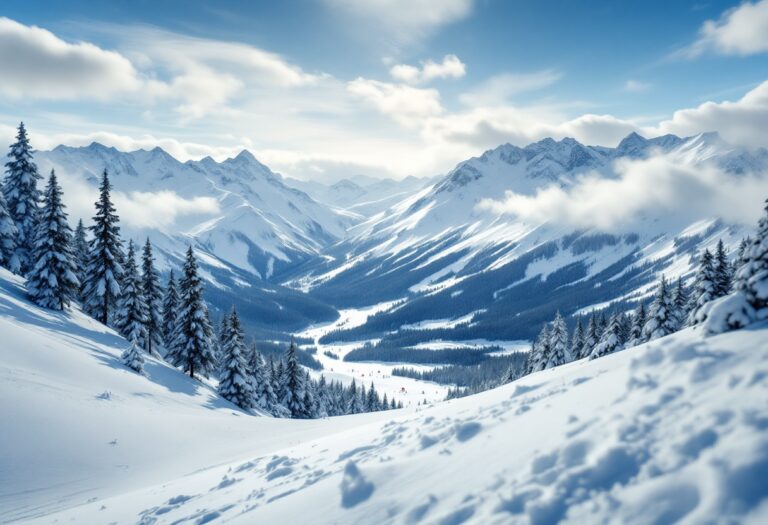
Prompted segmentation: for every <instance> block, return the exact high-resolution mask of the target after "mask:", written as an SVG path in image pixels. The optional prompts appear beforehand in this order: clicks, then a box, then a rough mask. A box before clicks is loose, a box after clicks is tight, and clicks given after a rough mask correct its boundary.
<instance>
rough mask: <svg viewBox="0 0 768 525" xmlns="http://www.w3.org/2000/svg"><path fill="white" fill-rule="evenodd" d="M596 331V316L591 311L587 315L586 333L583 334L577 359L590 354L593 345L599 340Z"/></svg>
mask: <svg viewBox="0 0 768 525" xmlns="http://www.w3.org/2000/svg"><path fill="white" fill-rule="evenodd" d="M597 331H598V329H597V317H596V316H595V314H594V313H593V314H592V315H591V316H589V322H588V323H587V333H586V334H585V335H584V343H583V344H582V345H581V350H580V351H579V359H584V358H586V357H589V356H590V355H592V350H594V349H595V345H596V344H597V343H598V341H599V340H600V337H599V336H598V333H597Z"/></svg>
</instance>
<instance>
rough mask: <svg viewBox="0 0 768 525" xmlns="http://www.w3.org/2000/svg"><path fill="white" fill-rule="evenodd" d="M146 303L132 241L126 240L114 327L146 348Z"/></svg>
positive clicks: (130, 339)
mask: <svg viewBox="0 0 768 525" xmlns="http://www.w3.org/2000/svg"><path fill="white" fill-rule="evenodd" d="M146 325H147V303H146V302H145V300H144V294H143V293H142V290H141V283H140V281H139V271H138V268H137V267H136V253H135V249H134V245H133V241H129V242H128V256H127V258H126V261H125V271H124V272H123V285H122V288H121V291H120V299H119V300H118V302H117V311H116V313H115V328H117V330H118V331H119V332H120V333H121V334H122V335H123V337H125V338H126V339H128V340H129V341H135V342H136V344H137V345H139V346H140V347H141V348H146V340H147V327H146Z"/></svg>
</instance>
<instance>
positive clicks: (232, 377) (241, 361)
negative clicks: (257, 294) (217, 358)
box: [218, 306, 255, 409]
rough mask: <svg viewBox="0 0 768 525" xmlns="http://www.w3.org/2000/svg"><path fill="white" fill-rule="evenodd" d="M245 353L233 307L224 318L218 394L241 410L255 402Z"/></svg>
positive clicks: (238, 321)
mask: <svg viewBox="0 0 768 525" xmlns="http://www.w3.org/2000/svg"><path fill="white" fill-rule="evenodd" d="M246 353H247V350H246V347H245V337H244V335H243V329H242V326H241V325H240V317H239V316H238V315H237V310H235V307H234V306H233V307H232V312H231V313H230V314H229V316H227V318H226V322H225V324H224V333H223V334H222V346H221V354H222V355H221V367H220V369H219V386H218V392H219V395H221V396H222V397H223V398H224V399H227V400H228V401H230V402H232V403H234V404H235V405H237V406H239V407H240V408H242V409H249V408H252V407H253V406H254V400H255V399H254V398H255V396H254V390H253V380H252V378H251V376H250V374H249V370H248V362H247V361H246Z"/></svg>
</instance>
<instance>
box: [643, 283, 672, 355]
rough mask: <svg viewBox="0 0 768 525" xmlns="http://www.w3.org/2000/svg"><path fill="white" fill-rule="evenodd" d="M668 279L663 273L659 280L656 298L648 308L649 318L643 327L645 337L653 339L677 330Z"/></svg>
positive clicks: (648, 339) (649, 339)
mask: <svg viewBox="0 0 768 525" xmlns="http://www.w3.org/2000/svg"><path fill="white" fill-rule="evenodd" d="M671 303H672V302H671V298H670V296H669V288H668V286H667V279H666V277H664V276H663V275H662V276H661V280H660V281H659V286H658V289H657V291H656V298H655V299H654V300H653V302H652V303H651V307H650V308H649V310H648V319H647V320H646V322H645V326H644V327H643V338H644V339H645V340H646V341H652V340H654V339H658V338H659V337H664V336H665V335H669V334H671V333H673V332H674V331H675V316H674V312H673V311H672V304H671Z"/></svg>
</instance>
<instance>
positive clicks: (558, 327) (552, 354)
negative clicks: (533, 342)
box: [545, 312, 571, 368]
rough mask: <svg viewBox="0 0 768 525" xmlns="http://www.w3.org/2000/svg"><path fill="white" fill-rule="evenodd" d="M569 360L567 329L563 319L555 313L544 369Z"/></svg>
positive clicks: (558, 313)
mask: <svg viewBox="0 0 768 525" xmlns="http://www.w3.org/2000/svg"><path fill="white" fill-rule="evenodd" d="M570 360H571V354H570V352H569V350H568V328H567V327H566V326H565V319H563V316H562V315H560V312H557V314H556V315H555V320H554V321H553V322H552V331H551V332H550V333H549V353H548V355H547V361H546V365H545V368H553V367H555V366H560V365H563V364H565V363H567V362H568V361H570Z"/></svg>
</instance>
